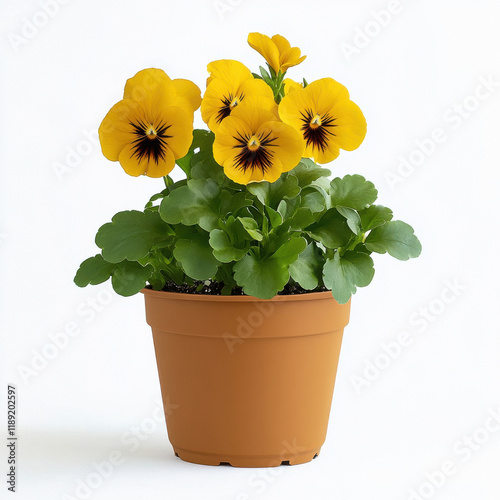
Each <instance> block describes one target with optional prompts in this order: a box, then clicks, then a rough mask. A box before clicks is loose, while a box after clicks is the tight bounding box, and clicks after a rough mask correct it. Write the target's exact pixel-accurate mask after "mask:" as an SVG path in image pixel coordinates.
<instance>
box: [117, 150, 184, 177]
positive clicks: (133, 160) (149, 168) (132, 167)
mask: <svg viewBox="0 0 500 500" xmlns="http://www.w3.org/2000/svg"><path fill="white" fill-rule="evenodd" d="M120 165H121V166H122V168H123V170H125V172H126V173H127V174H128V175H132V176H134V177H137V176H139V175H147V176H148V177H163V176H164V175H167V174H169V173H170V172H171V171H172V169H173V168H174V166H175V158H174V155H173V153H172V152H171V151H170V150H169V149H166V150H165V154H164V156H163V158H158V162H157V163H156V162H155V160H154V159H153V158H152V157H151V158H150V157H147V156H143V157H142V158H141V160H138V159H137V156H136V154H135V149H134V147H133V146H132V145H131V144H129V145H127V146H126V147H125V148H124V149H123V150H122V152H121V153H120Z"/></svg>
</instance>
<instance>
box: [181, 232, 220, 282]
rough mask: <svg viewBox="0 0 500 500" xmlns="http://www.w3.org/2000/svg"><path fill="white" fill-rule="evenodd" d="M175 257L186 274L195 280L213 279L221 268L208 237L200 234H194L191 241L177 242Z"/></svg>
mask: <svg viewBox="0 0 500 500" xmlns="http://www.w3.org/2000/svg"><path fill="white" fill-rule="evenodd" d="M207 236H208V235H207ZM174 257H175V259H176V260H177V261H179V262H180V263H181V265H182V267H183V269H184V271H185V272H186V274H187V275H188V276H189V277H191V278H193V279H195V280H208V279H210V278H213V277H214V275H215V273H216V272H217V269H218V268H219V262H218V261H217V259H216V258H215V257H214V254H213V253H212V248H211V247H210V245H209V243H208V237H206V236H205V235H204V234H200V233H194V234H192V236H191V237H190V238H189V239H182V240H179V241H177V243H176V244H175V249H174Z"/></svg>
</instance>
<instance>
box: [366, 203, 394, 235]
mask: <svg viewBox="0 0 500 500" xmlns="http://www.w3.org/2000/svg"><path fill="white" fill-rule="evenodd" d="M359 216H360V217H361V227H362V228H363V231H369V230H370V229H374V228H376V227H378V226H383V225H384V224H385V223H386V222H389V221H390V220H391V219H392V210H391V209H390V208H387V207H384V206H382V205H372V206H371V207H368V208H365V209H364V210H361V211H360V212H359Z"/></svg>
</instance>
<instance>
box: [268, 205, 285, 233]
mask: <svg viewBox="0 0 500 500" xmlns="http://www.w3.org/2000/svg"><path fill="white" fill-rule="evenodd" d="M266 212H267V216H268V217H269V222H270V223H271V227H273V228H275V227H278V226H281V224H283V216H282V215H281V213H280V212H278V211H276V210H274V209H273V208H271V207H266Z"/></svg>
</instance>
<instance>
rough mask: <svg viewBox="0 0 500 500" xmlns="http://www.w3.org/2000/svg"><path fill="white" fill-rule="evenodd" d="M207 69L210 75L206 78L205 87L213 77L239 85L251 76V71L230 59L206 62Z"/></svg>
mask: <svg viewBox="0 0 500 500" xmlns="http://www.w3.org/2000/svg"><path fill="white" fill-rule="evenodd" d="M207 70H208V72H209V73H210V76H209V77H208V79H207V87H208V86H209V85H210V83H211V81H212V80H213V79H214V78H221V79H222V80H225V81H226V82H230V83H231V84H232V85H233V86H239V85H241V83H242V82H244V81H245V80H248V79H250V78H253V75H252V72H251V71H250V70H249V69H248V68H247V67H246V66H245V65H244V64H243V63H240V62H239V61H234V60H232V59H220V60H219V61H212V62H211V63H209V64H208V66H207Z"/></svg>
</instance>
